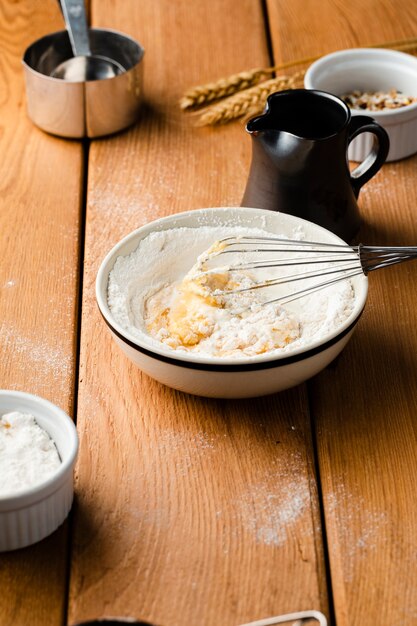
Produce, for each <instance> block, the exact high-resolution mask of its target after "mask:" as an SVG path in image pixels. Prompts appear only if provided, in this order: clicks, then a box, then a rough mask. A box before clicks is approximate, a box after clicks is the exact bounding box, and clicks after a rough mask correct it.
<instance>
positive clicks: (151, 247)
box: [108, 226, 354, 358]
mask: <svg viewBox="0 0 417 626" xmlns="http://www.w3.org/2000/svg"><path fill="white" fill-rule="evenodd" d="M244 235H264V236H266V235H269V236H270V235H271V233H267V232H265V231H262V230H260V229H252V228H247V227H244V228H243V227H211V226H210V227H209V226H202V227H199V228H177V229H175V228H174V229H170V230H166V231H161V232H153V233H151V234H150V235H148V236H147V237H146V238H145V239H143V240H142V241H141V242H140V244H139V246H138V248H137V250H135V251H134V252H132V253H131V254H130V255H128V256H125V257H119V258H118V259H117V260H116V263H115V265H114V267H113V270H112V271H111V272H110V275H109V283H108V304H109V308H110V310H111V313H112V315H113V317H114V319H115V320H116V321H117V322H118V323H119V324H120V325H121V326H122V328H123V329H124V330H126V331H128V332H129V333H130V334H131V335H132V336H133V337H137V338H138V339H140V340H142V341H146V342H149V343H151V344H152V343H155V342H156V344H159V345H161V344H163V345H164V346H165V347H166V348H167V349H168V350H174V351H181V352H190V353H197V354H200V355H207V356H212V357H227V358H229V357H232V358H235V357H248V356H249V357H252V356H257V355H261V354H264V353H269V352H271V353H281V352H285V353H286V352H289V351H291V350H293V349H296V348H301V349H302V348H303V347H305V346H306V345H308V344H309V343H311V342H312V341H314V340H317V339H320V338H321V337H323V336H325V335H326V334H328V333H329V332H331V331H332V330H333V329H336V328H337V327H338V326H339V325H340V324H342V323H343V321H344V320H345V319H346V318H347V317H348V316H349V315H350V313H351V311H352V308H353V304H354V291H353V287H352V284H351V283H350V281H344V282H341V283H339V284H337V285H334V286H332V288H331V289H330V290H324V291H322V292H317V293H315V294H314V295H313V296H309V297H307V298H303V299H302V300H298V301H295V302H294V303H291V305H285V306H281V305H280V304H278V303H271V304H265V301H266V300H268V298H270V294H271V292H270V291H268V290H266V289H260V290H249V291H247V292H244V293H237V294H232V295H228V296H227V298H218V297H216V295H215V292H216V291H219V290H220V291H223V290H224V289H226V290H227V289H228V287H230V286H232V287H234V288H236V287H238V288H242V287H249V286H252V285H253V284H254V283H255V282H257V281H258V280H259V279H262V278H265V276H262V275H261V274H260V272H259V271H255V272H241V271H230V270H228V269H226V270H225V271H222V270H221V269H220V271H219V272H218V273H216V274H214V275H213V276H212V283H213V284H210V282H209V283H208V284H207V281H204V284H202V283H201V281H199V278H198V273H199V271H200V269H201V259H203V260H204V258H205V254H206V253H205V251H207V248H209V247H210V246H211V245H212V244H213V242H215V241H216V240H219V239H222V238H224V237H229V236H244ZM298 236H300V235H299V234H298ZM199 255H202V257H200V259H199V261H197V265H195V263H196V259H198V258H199ZM255 258H256V255H255ZM257 258H258V259H259V255H258V257H257ZM241 260H242V258H239V253H236V259H235V262H239V261H241ZM245 260H247V257H245ZM199 262H200V266H199ZM268 277H269V275H268ZM287 289H288V287H287ZM213 295H214V296H215V297H213Z"/></svg>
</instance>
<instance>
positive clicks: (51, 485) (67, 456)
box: [0, 389, 78, 552]
mask: <svg viewBox="0 0 417 626" xmlns="http://www.w3.org/2000/svg"><path fill="white" fill-rule="evenodd" d="M5 416H6V417H5ZM7 416H10V417H7ZM29 416H31V417H33V418H34V420H33V419H24V418H28V417H29ZM0 418H1V420H0V422H1V423H0V428H1V429H2V435H3V436H2V437H1V438H0V444H1V447H2V451H0V454H1V453H2V452H3V456H4V458H6V457H8V463H10V465H12V466H13V468H14V475H13V476H12V475H11V474H10V475H9V477H8V474H7V471H4V472H3V473H2V477H1V492H0V552H4V551H7V550H16V549H17V548H24V547H25V546H29V545H31V544H33V543H36V542H38V541H40V540H41V539H44V538H45V537H47V536H48V535H50V534H51V533H52V532H53V531H54V530H56V529H57V528H58V526H60V525H61V524H62V523H63V521H64V520H65V518H66V517H67V515H68V513H69V511H70V509H71V505H72V500H73V493H74V484H73V469H74V465H75V461H76V457H77V452H78V436H77V431H76V429H75V426H74V423H73V421H72V420H71V418H70V417H69V416H68V415H67V414H66V413H65V412H64V411H62V410H61V409H59V408H58V407H57V406H55V405H54V404H52V403H51V402H48V401H47V400H44V399H43V398H40V397H39V396H35V395H33V394H29V393H23V392H20V391H12V390H4V389H1V390H0ZM33 422H34V423H33ZM30 439H31V441H30ZM53 451H55V454H54V453H53ZM13 454H15V455H16V456H19V458H18V459H17V458H16V459H13V458H12V456H13ZM57 457H58V458H57ZM37 464H39V465H38V466H37ZM16 474H18V475H16ZM8 483H9V484H8Z"/></svg>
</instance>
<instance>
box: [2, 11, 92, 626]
mask: <svg viewBox="0 0 417 626" xmlns="http://www.w3.org/2000/svg"><path fill="white" fill-rule="evenodd" d="M62 27H63V24H62V20H61V19H60V16H59V12H58V6H57V4H56V3H55V2H48V3H40V2H35V3H34V2H31V1H30V0H24V1H21V2H18V3H16V2H11V1H9V0H6V1H5V2H2V3H1V6H0V29H1V37H0V52H1V72H0V94H1V96H0V148H1V154H2V159H1V163H0V247H1V261H0V354H1V359H0V381H1V382H0V386H1V387H2V388H5V389H17V390H19V391H26V392H30V393H35V394H38V395H40V396H43V397H45V398H47V399H48V400H50V401H51V402H54V403H55V404H57V405H58V406H60V407H61V408H62V409H64V410H65V411H67V412H68V413H69V414H70V415H72V414H73V409H74V388H75V375H76V374H75V366H76V346H77V318H78V311H77V307H78V281H79V268H78V259H79V242H80V233H79V229H80V211H81V199H82V185H83V154H82V146H81V145H80V143H78V142H68V141H65V140H62V139H58V138H54V137H51V136H48V135H46V134H45V133H43V132H42V131H40V130H38V129H37V128H35V127H34V126H33V125H32V124H31V122H30V121H29V119H28V118H27V115H26V99H25V90H24V78H23V71H22V67H21V58H22V56H23V52H24V50H25V48H26V47H27V46H28V45H29V44H30V43H32V42H33V41H34V40H35V39H37V38H38V37H41V36H43V35H45V34H47V33H49V32H53V31H55V30H58V29H60V28H62ZM67 557H68V523H65V524H64V525H63V526H62V527H61V528H60V529H59V530H58V531H57V532H56V533H54V534H53V535H52V536H51V537H49V538H47V539H45V540H44V541H42V542H41V543H39V544H37V545H35V546H33V547H29V548H26V549H23V550H18V551H16V552H11V553H4V554H1V555H0V589H1V592H0V624H1V626H11V625H13V626H27V625H28V624H33V625H39V626H46V625H48V626H49V625H51V626H58V625H61V624H63V622H64V619H65V611H66V591H67V569H68V568H67V565H68V564H67Z"/></svg>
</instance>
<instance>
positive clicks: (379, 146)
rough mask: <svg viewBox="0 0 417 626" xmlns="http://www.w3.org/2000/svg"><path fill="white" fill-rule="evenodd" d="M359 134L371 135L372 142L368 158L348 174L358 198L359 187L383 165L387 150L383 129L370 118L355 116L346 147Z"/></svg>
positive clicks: (387, 145)
mask: <svg viewBox="0 0 417 626" xmlns="http://www.w3.org/2000/svg"><path fill="white" fill-rule="evenodd" d="M361 133H372V134H373V135H374V141H373V144H372V148H371V151H370V153H369V154H368V156H367V157H366V158H365V160H364V161H362V163H360V165H358V166H357V167H355V169H354V170H353V171H352V172H351V173H350V181H351V183H352V187H353V191H354V193H355V195H356V197H358V195H359V191H360V189H361V187H362V186H363V185H364V184H365V183H367V182H368V180H370V179H371V178H372V176H374V175H375V174H376V173H377V171H378V170H379V169H380V168H381V167H382V165H383V164H384V163H385V159H386V158H387V155H388V150H389V137H388V134H387V132H386V130H385V129H384V128H382V126H380V125H379V124H377V123H376V122H375V121H374V120H373V119H372V117H368V116H367V115H355V116H353V117H352V118H351V120H350V123H349V135H348V145H349V144H350V142H351V141H352V140H353V139H354V138H355V137H357V136H358V135H360V134H361Z"/></svg>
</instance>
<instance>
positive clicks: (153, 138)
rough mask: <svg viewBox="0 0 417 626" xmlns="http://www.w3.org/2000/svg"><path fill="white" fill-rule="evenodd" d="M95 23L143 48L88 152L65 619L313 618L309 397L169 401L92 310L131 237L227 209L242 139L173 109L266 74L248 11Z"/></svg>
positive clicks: (185, 12)
mask: <svg viewBox="0 0 417 626" xmlns="http://www.w3.org/2000/svg"><path fill="white" fill-rule="evenodd" d="M92 19H93V23H94V24H95V25H103V26H109V25H112V26H113V27H115V28H117V29H119V30H122V31H125V32H127V33H129V34H131V35H132V36H134V37H136V38H137V39H138V40H139V41H141V42H142V43H143V44H144V46H145V48H146V55H145V64H146V67H145V76H146V82H145V93H146V101H147V102H146V110H145V111H144V114H143V116H142V119H141V120H140V122H139V123H138V125H137V126H136V127H135V128H134V129H131V130H130V131H128V132H126V133H124V134H121V135H119V136H117V137H113V138H111V139H107V140H102V141H99V142H94V143H93V144H92V146H91V150H90V158H89V185H88V201H87V205H88V206H87V227H86V254H85V275H84V296H83V307H82V310H83V322H82V345H81V361H80V388H79V403H78V407H79V415H78V428H79V432H80V436H81V450H80V459H79V464H78V470H77V492H78V508H77V514H76V516H75V528H74V543H73V555H72V569H71V588H70V600H69V619H70V622H77V621H79V620H81V619H87V618H92V617H97V616H103V615H107V616H109V615H124V616H126V615H127V616H136V617H140V618H142V619H145V620H148V621H151V622H153V623H156V624H162V625H163V626H180V625H181V626H182V625H184V624H197V623H198V624H204V625H205V626H235V625H236V624H238V623H242V622H245V621H248V620H251V619H256V618H260V617H262V616H267V615H274V614H279V613H283V612H287V611H294V610H301V609H309V608H312V607H314V608H318V609H320V608H321V609H322V610H324V611H327V599H326V590H325V579H324V572H323V556H322V543H321V530H320V528H319V519H318V511H317V502H318V500H317V492H316V483H315V479H314V471H313V467H312V465H313V462H312V444H311V439H310V427H309V415H308V409H307V399H306V394H305V388H303V387H301V388H299V389H296V390H293V391H289V392H288V393H283V394H281V395H279V396H274V397H271V398H266V399H262V400H253V401H242V402H238V401H236V402H225V401H215V400H205V399H200V398H195V397H191V396H187V395H185V394H181V393H177V392H174V391H172V390H170V389H168V388H165V387H163V386H161V385H160V384H158V383H156V382H154V381H152V380H150V379H149V378H147V377H146V376H145V375H142V374H141V373H140V372H139V371H138V370H137V369H136V368H135V367H133V366H132V365H131V364H130V363H129V362H128V361H127V359H126V358H125V357H124V356H123V355H122V353H121V352H120V350H119V348H118V347H117V346H116V345H115V344H114V343H113V342H112V340H111V338H110V336H109V334H108V331H107V329H106V327H105V326H104V324H103V322H102V320H101V319H100V317H99V314H98V312H97V308H96V304H95V302H94V281H95V276H96V272H97V269H98V266H99V263H100V262H101V260H102V258H103V257H104V255H105V253H106V252H107V251H108V250H109V248H110V247H111V246H112V245H113V244H114V243H115V242H116V241H117V240H118V239H120V238H121V237H122V236H124V235H126V234H127V233H128V232H129V231H131V230H133V229H134V228H136V227H138V226H140V225H141V224H144V223H145V222H148V221H150V220H152V219H155V218H157V217H160V216H163V215H167V214H170V213H174V212H178V211H182V210H187V209H193V208H197V207H200V206H216V205H228V204H231V205H237V204H239V202H240V198H241V194H242V193H243V189H244V185H245V182H246V177H247V173H248V168H249V159H250V141H249V138H248V137H247V136H246V135H245V133H244V129H243V124H242V123H238V124H235V125H232V126H230V127H227V128H219V129H196V128H193V126H192V124H191V123H190V121H189V118H187V117H185V116H184V114H182V113H181V112H180V111H179V109H178V99H179V97H180V95H181V94H182V92H183V90H184V89H185V88H186V87H189V86H190V85H192V84H196V83H197V84H198V83H201V82H204V81H207V80H211V79H215V78H217V77H219V76H221V75H228V74H230V73H231V72H235V71H238V70H240V69H242V68H245V67H248V66H252V65H263V64H265V63H268V58H267V52H266V43H265V42H266V39H265V34H264V25H263V16H262V12H261V9H260V5H258V4H257V3H255V2H251V1H248V0H246V1H244V2H240V3H236V2H232V1H230V2H229V1H227V2H225V1H224V0H213V1H212V2H210V3H206V2H196V3H189V2H185V1H178V2H176V3H174V4H173V3H169V2H167V1H161V2H158V3H155V2H151V1H149V2H148V1H144V2H141V4H140V9H139V6H138V4H137V3H136V2H133V1H130V2H127V1H126V2H124V3H123V9H121V5H120V4H118V5H117V10H116V6H115V5H114V3H112V2H103V1H100V2H95V3H94V2H93V5H92Z"/></svg>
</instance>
